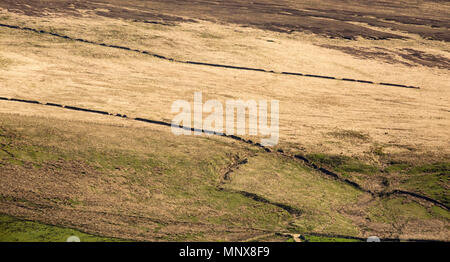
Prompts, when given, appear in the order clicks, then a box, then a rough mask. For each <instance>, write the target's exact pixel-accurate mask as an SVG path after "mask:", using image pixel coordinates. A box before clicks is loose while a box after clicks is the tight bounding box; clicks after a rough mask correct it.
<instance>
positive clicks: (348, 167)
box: [307, 154, 379, 174]
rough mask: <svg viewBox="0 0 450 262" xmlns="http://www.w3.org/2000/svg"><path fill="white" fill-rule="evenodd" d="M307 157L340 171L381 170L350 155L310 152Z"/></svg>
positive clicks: (362, 172)
mask: <svg viewBox="0 0 450 262" xmlns="http://www.w3.org/2000/svg"><path fill="white" fill-rule="evenodd" d="M307 158H308V159H309V160H310V161H312V162H314V163H316V164H318V165H320V166H326V167H330V168H333V169H334V170H335V171H337V172H340V173H361V174H374V173H377V172H378V171H379V169H378V168H377V167H375V166H372V165H368V164H365V163H364V162H362V161H360V160H358V159H354V158H351V157H348V156H342V155H328V154H309V155H307Z"/></svg>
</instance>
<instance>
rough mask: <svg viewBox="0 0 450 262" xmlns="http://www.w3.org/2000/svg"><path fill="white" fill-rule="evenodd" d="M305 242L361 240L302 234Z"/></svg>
mask: <svg viewBox="0 0 450 262" xmlns="http://www.w3.org/2000/svg"><path fill="white" fill-rule="evenodd" d="M304 238H305V240H304V241H305V242H361V240H358V239H349V238H339V237H323V236H309V235H306V236H304Z"/></svg>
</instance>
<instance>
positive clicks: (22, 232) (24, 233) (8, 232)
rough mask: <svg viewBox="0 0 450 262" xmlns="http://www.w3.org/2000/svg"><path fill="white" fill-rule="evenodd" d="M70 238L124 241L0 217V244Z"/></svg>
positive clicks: (55, 240)
mask: <svg viewBox="0 0 450 262" xmlns="http://www.w3.org/2000/svg"><path fill="white" fill-rule="evenodd" d="M71 236H77V237H78V238H79V239H80V241H81V242H117V241H124V240H120V239H115V238H105V237H99V236H94V235H91V234H86V233H83V232H80V231H78V230H74V229H69V228H62V227H56V226H51V225H45V224H42V223H38V222H33V221H24V220H20V219H16V218H14V217H10V216H6V215H0V242H66V241H67V238H69V237H71Z"/></svg>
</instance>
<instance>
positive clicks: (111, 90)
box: [0, 15, 450, 157]
mask: <svg viewBox="0 0 450 262" xmlns="http://www.w3.org/2000/svg"><path fill="white" fill-rule="evenodd" d="M6 22H10V23H12V24H22V25H29V26H34V27H36V28H43V29H49V28H51V30H54V31H55V32H59V33H63V34H67V35H70V36H73V37H82V38H86V39H90V40H94V41H99V42H107V43H110V44H120V45H124V46H129V47H134V48H141V49H143V50H150V51H153V52H156V53H159V54H163V55H167V56H170V57H174V58H178V59H192V60H195V61H207V62H216V63H227V64H234V65H244V66H254V67H262V68H267V69H274V70H279V71H299V72H304V73H316V74H323V75H332V76H338V77H351V78H358V79H360V78H362V79H368V80H374V81H385V82H394V83H404V84H408V85H417V86H420V87H421V88H422V89H420V90H410V89H402V88H393V87H383V86H372V85H365V84H354V83H347V82H339V81H330V80H320V79H308V78H301V77H292V76H283V75H270V74H264V73H258V72H245V71H244V72H241V71H236V70H227V69H218V68H207V67H199V66H192V65H183V64H178V63H172V62H167V61H162V60H158V59H155V58H152V57H148V56H144V55H140V54H135V53H132V52H127V51H121V50H114V49H111V48H105V47H99V46H93V45H89V44H83V43H76V42H72V41H67V40H62V39H58V38H55V37H52V36H47V35H38V34H35V33H31V32H20V31H15V30H11V29H5V28H2V29H1V32H2V34H1V36H2V38H1V44H2V46H3V47H4V48H2V53H1V54H2V56H4V57H9V58H10V59H11V58H14V62H13V64H15V66H12V65H10V66H9V67H8V68H7V69H6V70H4V71H3V72H2V75H1V78H2V83H1V85H2V89H1V91H0V95H3V96H17V97H23V98H36V99H40V100H44V101H51V102H58V103H65V104H76V105H83V106H86V107H91V108H97V109H105V110H110V111H120V112H124V113H127V114H129V115H139V116H151V117H152V118H153V119H163V120H170V119H172V117H173V114H171V113H170V105H171V103H172V102H173V101H175V100H177V99H193V92H195V91H202V92H203V93H204V99H205V100H206V99H218V100H219V101H224V100H226V99H229V98H242V99H278V100H280V107H281V115H280V128H281V131H280V135H281V143H280V146H282V147H289V148H292V149H293V150H299V149H302V148H304V149H305V150H306V151H308V152H331V153H344V154H346V155H359V156H361V155H364V154H366V152H369V151H370V148H371V147H372V146H373V145H374V144H381V145H384V147H385V151H387V152H392V153H401V152H408V153H411V152H410V151H411V150H407V149H405V148H412V149H413V151H414V152H412V153H413V154H418V155H420V154H421V153H425V154H427V153H430V152H435V153H438V155H441V156H445V157H447V156H448V153H449V151H448V148H450V147H449V144H448V141H449V133H448V132H447V130H448V128H449V121H448V106H447V105H448V104H449V102H450V101H449V97H450V96H449V95H448V90H449V89H448V87H449V84H448V70H444V69H436V68H429V67H424V66H416V67H408V66H405V65H401V64H387V63H384V62H382V61H378V60H376V59H374V60H367V59H357V58H355V57H353V56H351V55H348V54H345V53H342V52H339V51H337V50H331V49H326V48H322V47H319V46H318V45H321V44H335V45H345V44H346V43H347V42H346V41H344V40H330V39H326V38H323V37H318V36H314V35H307V34H300V33H297V34H293V35H283V34H279V33H273V32H265V31H261V30H256V29H250V28H239V27H233V26H225V25H217V24H212V23H207V22H200V23H196V24H191V23H187V24H180V25H177V26H163V25H149V24H141V23H132V22H126V21H120V20H112V19H106V18H96V17H91V18H83V19H77V18H70V19H67V18H64V19H63V18H58V17H55V18H52V19H42V18H27V17H23V16H17V15H10V18H8V19H7V20H6ZM69 24H70V25H71V26H69ZM205 32H206V33H205ZM205 34H206V35H216V36H220V37H206V38H205V37H204V36H205ZM23 39H26V40H23ZM267 39H271V40H274V41H275V42H267V41H266V40H267ZM168 43H169V44H168ZM424 44H426V47H422V46H424ZM352 45H355V46H362V47H367V48H370V47H371V46H378V45H382V46H383V47H385V48H392V49H396V48H402V47H414V48H417V49H418V50H423V51H426V52H434V53H436V54H440V55H442V56H445V57H449V56H448V46H447V45H446V44H445V43H440V42H436V41H429V40H420V41H416V40H414V39H413V40H390V41H385V42H383V41H377V42H374V41H370V40H358V41H356V42H352ZM191 97H192V98H191ZM338 129H346V130H355V131H358V132H364V133H367V134H368V135H369V136H370V138H371V141H370V142H366V143H361V144H358V145H356V146H355V145H354V143H347V141H345V140H342V139H329V138H328V137H327V135H326V134H327V133H328V132H330V131H331V132H332V131H335V130H338ZM366 155H367V154H366Z"/></svg>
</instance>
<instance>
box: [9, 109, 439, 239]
mask: <svg viewBox="0 0 450 262" xmlns="http://www.w3.org/2000/svg"><path fill="white" fill-rule="evenodd" d="M32 107H36V106H32ZM37 107H39V106H37ZM58 110H60V109H58ZM61 111H63V110H61ZM72 115H73V116H74V119H76V117H77V116H79V115H83V113H72V112H66V113H65V117H66V118H69V117H71V116H72ZM60 117H61V116H60ZM0 119H1V121H0V123H1V125H0V126H1V129H0V130H1V132H0V133H1V135H0V140H1V141H0V142H1V144H2V147H1V149H2V150H0V152H1V153H0V156H1V161H0V171H1V173H2V176H3V177H2V183H1V184H0V190H1V192H2V193H1V194H2V197H1V199H0V206H1V210H2V212H3V213H7V214H9V215H14V216H19V217H24V218H27V219H34V220H38V221H42V222H45V223H48V224H54V225H60V226H63V227H70V228H79V229H80V230H82V231H84V232H89V233H91V234H94V235H101V236H107V237H116V238H125V239H135V240H245V239H249V238H252V237H255V236H258V235H260V234H267V232H297V233H298V232H316V233H327V234H337V235H350V236H362V235H365V234H364V233H363V231H362V229H364V232H366V231H367V232H371V233H379V234H385V233H382V232H380V231H377V230H379V228H378V226H379V225H380V224H381V225H382V226H383V228H384V229H385V230H388V231H389V230H392V228H391V227H392V226H394V225H392V223H391V222H390V221H394V220H395V221H397V222H398V223H403V224H408V223H409V221H413V222H415V223H421V224H422V225H424V228H425V229H426V230H428V231H426V230H425V231H426V232H425V233H423V234H422V235H421V236H423V237H433V236H436V234H435V232H436V231H437V230H442V229H443V228H442V227H444V228H445V224H446V222H445V221H447V220H448V212H447V211H444V210H437V209H436V210H435V209H433V210H428V209H426V208H424V207H422V206H420V205H417V204H411V203H410V202H409V201H406V202H405V201H403V202H402V201H400V202H395V203H394V204H395V205H396V207H397V208H400V209H401V208H403V209H404V210H409V211H408V216H407V217H404V216H403V214H401V213H400V214H399V213H398V212H397V213H393V214H391V213H392V210H391V206H392V205H390V206H388V207H386V206H385V205H382V202H379V201H375V202H372V203H371V204H364V199H365V198H366V197H367V196H366V195H364V194H362V193H361V192H359V191H357V190H355V189H353V188H351V187H349V186H347V185H344V184H341V183H339V182H337V181H334V180H331V179H329V178H327V177H323V175H321V174H319V173H316V172H314V171H312V170H310V169H308V168H306V167H304V166H302V165H301V164H300V163H299V162H297V161H295V160H293V159H289V158H282V157H279V156H277V155H276V154H270V153H265V152H263V151H260V150H259V149H255V148H248V147H247V146H246V145H244V144H240V143H236V142H233V141H230V140H227V139H223V138H219V137H204V136H202V137H175V136H173V135H172V134H171V133H170V131H169V130H170V129H167V128H159V127H152V126H149V127H144V126H139V125H138V126H133V125H131V124H130V123H129V121H123V122H121V123H122V125H121V124H118V123H119V122H115V121H113V122H111V123H109V124H106V123H103V124H93V123H87V122H80V121H76V120H59V119H53V118H40V117H34V118H30V117H23V116H19V115H5V114H3V115H1V117H0ZM99 119H103V118H101V117H99ZM104 120H105V119H103V121H104ZM119 121H120V119H119ZM244 158H247V159H248V163H246V164H243V165H240V166H239V167H238V168H236V169H232V170H231V171H232V172H231V173H230V180H226V181H225V180H223V175H224V174H225V172H227V171H228V170H229V168H230V167H233V166H234V163H235V162H236V161H237V160H239V159H244ZM219 188H224V190H220V189H219ZM239 191H245V192H249V193H253V194H256V195H258V196H260V197H263V198H265V199H267V200H268V201H269V202H272V203H282V204H284V205H288V206H291V207H295V208H297V209H298V210H300V211H301V215H300V216H298V215H294V214H290V213H289V212H287V211H286V210H284V209H283V208H280V207H278V206H275V205H273V204H270V203H267V202H259V201H255V200H253V199H252V198H248V197H245V196H243V195H241V194H240V193H237V192H239ZM361 201H363V202H361ZM359 205H360V208H361V209H359V210H356V211H355V206H359ZM411 205H414V206H413V207H412V208H410V206H411ZM24 207H27V208H24ZM355 212H360V213H356V215H355ZM423 214H426V215H423ZM366 215H368V216H369V219H372V220H374V221H375V222H376V223H377V224H370V223H366V224H364V223H361V220H364V219H365V216H366ZM389 216H390V217H389ZM385 217H388V218H389V219H391V220H389V219H385V220H383V218H385ZM378 218H379V219H378ZM86 221H89V223H87V222H86ZM433 223H434V224H433ZM436 223H437V224H436ZM431 224H433V225H434V226H430V225H431ZM427 232H428V234H429V233H430V232H431V233H432V234H431V235H427ZM443 232H444V233H445V230H444V231H443ZM408 233H410V232H409V231H404V232H403V231H399V232H396V234H397V235H395V236H402V235H408ZM383 236H391V237H392V236H393V235H391V234H388V235H383Z"/></svg>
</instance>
